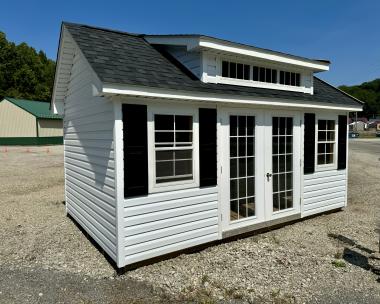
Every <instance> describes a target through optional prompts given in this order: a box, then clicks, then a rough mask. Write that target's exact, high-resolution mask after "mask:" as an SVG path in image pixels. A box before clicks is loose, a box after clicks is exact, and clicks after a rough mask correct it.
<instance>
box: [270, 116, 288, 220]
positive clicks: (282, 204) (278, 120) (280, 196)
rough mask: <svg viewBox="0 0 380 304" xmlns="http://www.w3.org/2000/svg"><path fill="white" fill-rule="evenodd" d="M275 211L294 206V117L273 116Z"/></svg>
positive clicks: (273, 188)
mask: <svg viewBox="0 0 380 304" xmlns="http://www.w3.org/2000/svg"><path fill="white" fill-rule="evenodd" d="M272 170H273V175H272V190H273V212H278V211H281V210H285V209H290V208H293V117H272Z"/></svg>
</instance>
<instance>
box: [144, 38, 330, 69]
mask: <svg viewBox="0 0 380 304" xmlns="http://www.w3.org/2000/svg"><path fill="white" fill-rule="evenodd" d="M144 39H145V40H146V41H148V42H149V43H151V44H162V45H174V46H186V48H187V50H188V51H199V50H213V51H218V52H224V53H230V54H236V55H242V56H248V57H253V58H260V59H264V60H269V61H273V62H280V63H284V64H290V65H296V66H300V67H303V68H307V69H310V70H313V71H314V72H323V71H328V70H329V66H330V61H328V60H314V59H308V58H305V57H301V56H296V55H291V54H285V53H282V52H277V51H272V50H268V49H263V48H258V47H255V46H250V45H245V44H241V43H236V42H231V41H228V40H223V39H219V38H214V37H210V36H201V35H188V36H186V35H182V36H181V35H144Z"/></svg>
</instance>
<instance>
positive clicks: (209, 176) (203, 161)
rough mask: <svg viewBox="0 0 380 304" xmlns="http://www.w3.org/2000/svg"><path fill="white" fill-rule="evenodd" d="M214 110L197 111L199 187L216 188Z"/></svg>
mask: <svg viewBox="0 0 380 304" xmlns="http://www.w3.org/2000/svg"><path fill="white" fill-rule="evenodd" d="M216 162H217V161H216V109H199V167H200V168H199V170H200V172H199V179H200V186H201V187H207V186H216V183H217V178H216V171H217V168H216Z"/></svg>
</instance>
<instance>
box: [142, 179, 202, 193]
mask: <svg viewBox="0 0 380 304" xmlns="http://www.w3.org/2000/svg"><path fill="white" fill-rule="evenodd" d="M189 188H199V183H197V182H195V181H194V180H189V181H181V182H174V183H173V182H170V183H162V184H154V185H153V186H152V188H151V189H149V193H159V192H168V191H176V190H185V189H189Z"/></svg>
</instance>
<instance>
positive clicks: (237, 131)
mask: <svg viewBox="0 0 380 304" xmlns="http://www.w3.org/2000/svg"><path fill="white" fill-rule="evenodd" d="M254 137H255V118H254V117H253V116H242V115H233V116H230V220H231V221H234V220H239V219H242V218H247V217H251V216H255V169H254V166H255V144H254V141H255V139H254Z"/></svg>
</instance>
